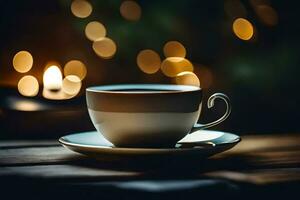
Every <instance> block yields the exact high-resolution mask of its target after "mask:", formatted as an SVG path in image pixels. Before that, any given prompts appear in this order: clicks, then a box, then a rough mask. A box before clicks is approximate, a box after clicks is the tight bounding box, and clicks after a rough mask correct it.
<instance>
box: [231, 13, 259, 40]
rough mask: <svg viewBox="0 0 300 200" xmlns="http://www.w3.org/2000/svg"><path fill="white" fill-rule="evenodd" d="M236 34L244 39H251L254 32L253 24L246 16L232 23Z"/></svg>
mask: <svg viewBox="0 0 300 200" xmlns="http://www.w3.org/2000/svg"><path fill="white" fill-rule="evenodd" d="M232 29H233V32H234V33H235V35H236V36H237V37H238V38H240V39H242V40H250V39H251V38H252V36H253V33H254V28H253V25H252V24H251V23H250V22H249V21H248V20H246V19H244V18H237V19H236V20H234V22H233V25H232Z"/></svg>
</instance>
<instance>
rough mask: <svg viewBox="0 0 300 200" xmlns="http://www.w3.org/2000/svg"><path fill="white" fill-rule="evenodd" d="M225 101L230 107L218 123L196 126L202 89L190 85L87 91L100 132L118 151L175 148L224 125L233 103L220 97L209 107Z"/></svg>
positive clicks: (128, 86) (156, 85) (90, 89)
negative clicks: (190, 136) (182, 141)
mask: <svg viewBox="0 0 300 200" xmlns="http://www.w3.org/2000/svg"><path fill="white" fill-rule="evenodd" d="M216 98H221V99H223V100H224V101H225V103H226V105H227V110H226V112H225V114H224V115H223V116H222V117H221V118H220V119H218V120H217V121H214V122H211V123H208V124H204V125H200V124H196V123H197V121H198V118H199V116H200V113H201V105H202V89H201V88H199V87H195V86H186V85H160V84H128V85H127V84H126V85H106V86H95V87H89V88H87V89H86V99H87V107H88V111H89V115H90V117H91V119H92V122H93V124H94V126H95V127H96V129H97V131H98V132H99V133H101V134H102V135H103V136H104V137H105V138H106V139H107V140H108V141H110V142H111V143H113V144H114V145H115V146H118V147H172V146H174V145H175V144H176V142H177V141H179V140H180V139H182V138H183V137H184V136H186V135H187V134H188V133H190V132H193V131H195V130H199V129H204V128H208V127H211V126H214V125H216V124H219V123H221V122H222V121H224V120H225V119H226V118H227V117H228V116H229V114H230V110H231V107H230V104H229V99H228V97H227V96H226V95H224V94H222V93H216V94H214V95H212V96H211V97H210V98H209V99H208V107H209V108H211V107H213V105H214V100H215V99H216Z"/></svg>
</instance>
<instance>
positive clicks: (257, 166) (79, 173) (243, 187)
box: [0, 134, 300, 199]
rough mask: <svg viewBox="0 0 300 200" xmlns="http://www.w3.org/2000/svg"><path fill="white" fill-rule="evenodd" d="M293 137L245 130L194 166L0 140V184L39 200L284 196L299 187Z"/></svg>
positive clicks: (297, 146)
mask: <svg viewBox="0 0 300 200" xmlns="http://www.w3.org/2000/svg"><path fill="white" fill-rule="evenodd" d="M299 141H300V135H297V134H282V135H248V136H244V137H242V142H240V143H239V144H238V145H237V146H236V147H234V148H233V149H231V150H229V151H226V152H223V153H220V154H218V155H215V156H213V157H211V158H209V159H207V160H202V161H199V162H198V163H193V166H186V165H187V163H170V162H169V161H166V162H162V163H159V166H150V167H149V166H147V165H148V164H147V163H128V162H124V161H122V162H118V161H107V162H105V161H103V160H102V161H99V160H95V159H93V158H89V157H87V156H84V155H80V154H77V153H74V152H71V151H70V150H67V149H65V148H64V147H62V146H61V145H60V144H59V143H58V142H57V141H53V140H39V141H21V140H18V141H0V186H1V187H0V188H2V191H1V193H2V194H3V193H6V194H7V195H10V197H11V198H13V197H16V198H19V197H20V196H22V197H26V195H28V196H30V197H32V196H35V197H36V198H44V199H45V198H47V197H49V199H50V198H53V197H57V195H61V196H63V197H65V196H71V197H73V198H74V199H77V198H78V199H82V197H89V198H90V199H99V197H101V198H113V199H122V198H125V196H126V197H130V198H137V199H140V198H141V197H142V198H143V199H145V197H148V198H153V199H156V198H157V197H164V198H174V197H176V199H179V198H182V199H184V198H187V197H188V196H192V197H193V196H195V195H208V196H210V197H211V196H215V197H224V195H228V196H230V197H238V196H239V195H241V194H242V195H244V196H247V197H250V196H251V197H252V196H253V195H254V194H259V195H268V196H270V195H271V196H274V197H278V196H285V195H290V194H292V193H293V192H294V193H295V194H296V193H297V191H299V189H300V143H299ZM131 162H132V161H131ZM16 188H18V191H19V192H15V189H16ZM216 191H218V192H216ZM33 194H34V195H33Z"/></svg>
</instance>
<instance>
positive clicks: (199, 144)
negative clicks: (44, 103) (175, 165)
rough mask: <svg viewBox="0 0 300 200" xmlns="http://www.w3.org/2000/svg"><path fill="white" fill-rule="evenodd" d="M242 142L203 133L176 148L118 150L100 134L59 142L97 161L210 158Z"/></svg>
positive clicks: (78, 135) (226, 135) (218, 133)
mask: <svg viewBox="0 0 300 200" xmlns="http://www.w3.org/2000/svg"><path fill="white" fill-rule="evenodd" d="M240 141H241V138H240V137H239V136H238V135H235V134H232V133H227V132H221V131H213V130H201V131H195V132H193V133H191V134H188V135H187V136H186V137H184V138H183V139H182V140H180V141H179V142H178V143H177V144H176V146H175V147H174V148H122V147H115V146H114V145H113V144H112V143H110V142H109V141H107V140H106V139H105V138H104V137H103V136H102V135H101V134H100V133H98V132H97V131H90V132H82V133H75V134H70V135H66V136H63V137H61V138H60V139H59V142H60V143H61V144H62V145H63V146H64V147H66V148H68V149H70V150H72V151H75V152H77V153H80V154H84V155H87V156H92V157H95V158H97V159H105V160H106V159H113V160H119V159H124V158H134V159H136V158H146V157H147V158H154V159H155V158H160V159H161V158H166V159H168V158H170V157H172V158H176V159H177V158H196V159H201V158H202V159H203V158H208V157H210V156H212V155H215V154H217V153H220V152H224V151H226V150H228V149H231V148H232V147H234V146H235V145H236V144H237V143H238V142H240Z"/></svg>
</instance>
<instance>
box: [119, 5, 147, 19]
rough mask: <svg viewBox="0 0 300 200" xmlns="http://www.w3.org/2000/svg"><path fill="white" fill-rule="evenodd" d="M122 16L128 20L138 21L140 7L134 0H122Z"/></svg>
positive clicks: (140, 13)
mask: <svg viewBox="0 0 300 200" xmlns="http://www.w3.org/2000/svg"><path fill="white" fill-rule="evenodd" d="M120 13H121V15H122V17H124V18H125V19H127V20H129V21H138V20H139V19H140V18H141V15H142V9H141V7H140V6H139V4H138V3H137V2H135V1H123V2H122V4H121V6H120Z"/></svg>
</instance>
